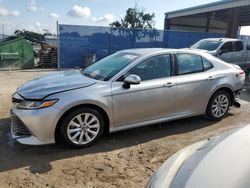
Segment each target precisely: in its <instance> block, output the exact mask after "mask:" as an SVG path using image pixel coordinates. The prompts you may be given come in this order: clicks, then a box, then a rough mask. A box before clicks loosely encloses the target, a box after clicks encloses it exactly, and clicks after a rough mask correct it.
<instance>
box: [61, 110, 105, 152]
mask: <svg viewBox="0 0 250 188" xmlns="http://www.w3.org/2000/svg"><path fill="white" fill-rule="evenodd" d="M104 126H105V122H104V119H103V117H102V115H101V114H100V113H99V112H98V111H97V110H95V109H92V108H85V107H84V108H79V109H76V110H74V111H72V112H70V113H69V114H68V115H67V116H66V117H65V118H64V120H63V123H62V126H61V128H60V129H61V130H60V132H61V135H62V137H63V139H64V140H65V142H66V143H67V144H68V145H70V146H71V147H74V148H84V147H88V146H90V145H92V144H94V143H95V142H96V141H97V140H98V138H99V137H100V136H101V135H102V134H103V131H104Z"/></svg>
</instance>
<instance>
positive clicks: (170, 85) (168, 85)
mask: <svg viewBox="0 0 250 188" xmlns="http://www.w3.org/2000/svg"><path fill="white" fill-rule="evenodd" d="M173 86H175V83H172V82H168V83H166V84H164V87H173Z"/></svg>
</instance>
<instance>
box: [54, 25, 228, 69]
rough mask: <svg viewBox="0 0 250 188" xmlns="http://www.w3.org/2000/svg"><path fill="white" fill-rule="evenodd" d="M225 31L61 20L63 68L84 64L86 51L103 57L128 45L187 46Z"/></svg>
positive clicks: (154, 46)
mask: <svg viewBox="0 0 250 188" xmlns="http://www.w3.org/2000/svg"><path fill="white" fill-rule="evenodd" d="M212 37H223V35H222V34H214V33H200V32H182V31H163V30H155V29H154V30H144V29H125V28H112V27H97V26H80V25H61V24H59V50H60V52H59V54H60V55H59V58H60V59H59V63H60V68H75V67H84V65H85V55H87V54H96V58H97V60H98V59H102V58H104V57H106V56H108V55H110V54H112V53H114V52H116V51H119V50H123V49H128V48H156V47H157V48H185V47H189V46H190V45H192V44H194V43H195V42H197V41H199V40H200V39H203V38H212Z"/></svg>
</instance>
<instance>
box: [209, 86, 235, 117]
mask: <svg viewBox="0 0 250 188" xmlns="http://www.w3.org/2000/svg"><path fill="white" fill-rule="evenodd" d="M230 104H231V98H230V95H229V94H228V92H226V91H223V90H220V91H217V92H216V93H215V94H213V95H212V97H211V98H210V100H209V102H208V105H207V109H206V117H207V118H208V119H209V120H212V121H219V120H221V119H223V118H224V117H225V116H226V114H227V112H228V110H229V107H230Z"/></svg>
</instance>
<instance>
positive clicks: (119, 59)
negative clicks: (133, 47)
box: [83, 52, 138, 81]
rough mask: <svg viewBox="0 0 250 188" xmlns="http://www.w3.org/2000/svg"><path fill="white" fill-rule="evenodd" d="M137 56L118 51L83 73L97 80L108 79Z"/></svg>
mask: <svg viewBox="0 0 250 188" xmlns="http://www.w3.org/2000/svg"><path fill="white" fill-rule="evenodd" d="M137 57H138V54H133V53H127V52H117V53H114V54H112V55H110V56H107V57H105V58H103V59H101V60H99V61H97V62H96V63H94V64H93V65H91V66H89V67H87V68H86V69H85V70H84V71H83V75H84V76H87V77H90V78H94V79H96V80H103V81H107V80H109V79H110V78H112V77H113V76H114V75H115V74H117V73H118V72H119V71H121V70H122V69H123V68H124V67H126V66H127V65H128V64H129V63H131V62H132V61H133V60H135V59H136V58H137Z"/></svg>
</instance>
